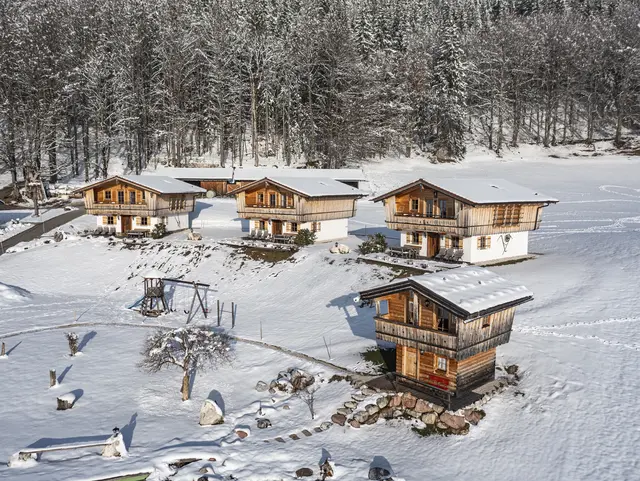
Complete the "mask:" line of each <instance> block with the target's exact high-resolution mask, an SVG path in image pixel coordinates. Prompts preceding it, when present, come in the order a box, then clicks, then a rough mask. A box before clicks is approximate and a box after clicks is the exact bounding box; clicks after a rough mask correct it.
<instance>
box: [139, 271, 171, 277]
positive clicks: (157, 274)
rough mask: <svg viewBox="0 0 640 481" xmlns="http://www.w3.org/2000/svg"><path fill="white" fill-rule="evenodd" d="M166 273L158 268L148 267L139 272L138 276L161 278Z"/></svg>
mask: <svg viewBox="0 0 640 481" xmlns="http://www.w3.org/2000/svg"><path fill="white" fill-rule="evenodd" d="M165 276H166V274H165V273H164V272H162V271H159V270H158V269H149V270H147V271H144V272H143V273H142V274H140V277H143V278H145V279H163V278H164V277H165Z"/></svg>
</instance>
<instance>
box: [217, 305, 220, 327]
mask: <svg viewBox="0 0 640 481" xmlns="http://www.w3.org/2000/svg"><path fill="white" fill-rule="evenodd" d="M216 312H217V313H218V327H220V299H218V307H217V310H216Z"/></svg>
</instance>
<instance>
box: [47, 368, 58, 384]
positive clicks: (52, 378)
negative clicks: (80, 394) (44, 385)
mask: <svg viewBox="0 0 640 481" xmlns="http://www.w3.org/2000/svg"><path fill="white" fill-rule="evenodd" d="M56 384H58V378H57V376H56V370H55V369H49V387H54V386H55V385H56Z"/></svg>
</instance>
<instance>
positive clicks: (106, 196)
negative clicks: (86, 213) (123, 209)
mask: <svg viewBox="0 0 640 481" xmlns="http://www.w3.org/2000/svg"><path fill="white" fill-rule="evenodd" d="M104 200H111V191H110V190H105V191H104Z"/></svg>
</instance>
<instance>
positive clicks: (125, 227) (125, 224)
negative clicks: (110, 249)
mask: <svg viewBox="0 0 640 481" xmlns="http://www.w3.org/2000/svg"><path fill="white" fill-rule="evenodd" d="M121 219H122V232H123V233H124V234H126V233H127V232H129V231H130V230H131V216H130V215H123V216H122V217H121Z"/></svg>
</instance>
